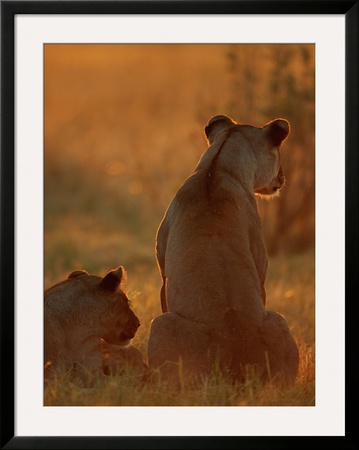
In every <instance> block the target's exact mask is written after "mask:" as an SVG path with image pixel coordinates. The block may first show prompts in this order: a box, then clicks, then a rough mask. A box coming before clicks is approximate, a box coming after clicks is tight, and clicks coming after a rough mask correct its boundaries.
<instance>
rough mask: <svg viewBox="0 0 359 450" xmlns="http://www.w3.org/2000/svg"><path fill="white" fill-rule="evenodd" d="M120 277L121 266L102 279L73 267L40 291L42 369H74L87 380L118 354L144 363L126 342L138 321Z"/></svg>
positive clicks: (139, 364)
mask: <svg viewBox="0 0 359 450" xmlns="http://www.w3.org/2000/svg"><path fill="white" fill-rule="evenodd" d="M124 275H125V272H124V269H123V267H122V266H119V267H118V268H117V269H114V270H111V271H110V272H109V273H108V274H107V275H106V276H104V277H103V278H101V277H98V276H95V275H89V274H88V273H87V272H86V271H84V270H80V271H74V272H72V273H70V275H69V276H68V278H67V279H66V280H65V281H62V282H61V283H59V284H56V285H55V286H52V287H51V288H49V289H47V290H46V291H45V302H44V341H45V347H44V357H45V368H46V369H47V373H49V371H50V373H55V372H56V371H57V370H65V371H73V372H74V371H75V372H76V373H77V375H78V373H81V374H82V378H84V376H85V375H86V376H87V377H88V378H87V379H89V381H90V382H92V380H91V377H92V378H94V377H99V376H102V375H104V373H108V372H109V366H111V364H112V360H114V361H116V360H117V361H118V359H119V358H118V356H117V355H119V354H120V355H121V357H122V362H123V364H125V362H126V361H127V360H128V362H129V363H130V364H131V365H134V366H135V368H138V367H143V360H142V356H141V354H140V352H139V351H138V350H137V349H136V348H135V347H133V346H132V345H129V344H130V342H131V339H132V338H133V337H134V336H135V334H136V332H137V329H138V327H139V326H140V322H139V320H138V318H137V316H136V315H135V314H134V312H133V311H132V310H131V309H130V306H129V300H128V298H127V296H126V294H125V293H124V292H123V291H122V290H121V288H120V284H121V281H122V279H123V277H124ZM111 344H112V345H113V346H114V347H113V348H112V346H111ZM115 346H116V347H115ZM117 346H120V348H118V347H117ZM112 354H113V355H114V357H113V358H112V356H111V355H112ZM127 356H128V358H127ZM77 378H79V377H77Z"/></svg>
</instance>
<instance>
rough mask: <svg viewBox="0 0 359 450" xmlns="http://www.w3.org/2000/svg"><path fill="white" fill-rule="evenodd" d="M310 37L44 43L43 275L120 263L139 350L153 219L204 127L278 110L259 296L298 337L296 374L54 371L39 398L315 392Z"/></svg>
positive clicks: (80, 401)
mask: <svg viewBox="0 0 359 450" xmlns="http://www.w3.org/2000/svg"><path fill="white" fill-rule="evenodd" d="M314 51H315V48H314V45H299V44H298V45H297V44H293V45H292V44H291V45H287V44H280V45H279V44H278V45H268V44H265V45H260V44H255V45H222V44H221V45H219V44H218V45H212V44H211V45H210V44H204V45H194V44H183V45H178V44H166V45H162V44H158V45H150V44H144V45H132V44H131V45H127V44H126V45H92V44H84V45H72V44H71V45H70V44H64V45H63V44H61V45H55V44H48V45H45V47H44V56H45V58H44V61H45V67H44V77H45V86H44V89H45V165H44V171H45V183H44V197H45V198H44V200H45V206H44V207H45V211H44V216H45V223H44V241H45V242H44V245H45V255H44V257H45V267H44V285H45V286H44V287H45V289H46V288H48V287H50V286H51V285H53V284H55V283H56V282H59V281H61V280H63V279H64V278H66V277H67V275H68V274H69V272H71V271H72V270H77V269H86V270H87V271H88V272H90V273H93V274H97V275H101V276H103V275H105V273H107V272H108V271H109V270H110V269H112V268H115V267H117V266H118V265H120V264H121V265H123V266H124V267H125V269H126V270H127V273H128V279H127V281H126V284H125V286H124V290H125V291H126V292H127V294H128V296H129V298H130V299H131V307H132V309H133V310H134V311H135V313H136V314H137V315H138V316H139V318H140V320H141V324H142V325H141V327H140V328H139V331H138V333H137V336H136V337H135V339H134V340H133V343H134V345H136V346H137V347H138V348H139V349H140V350H141V352H142V353H143V355H144V358H145V359H146V357H147V342H148V336H149V327H150V323H151V320H152V319H153V318H154V317H155V316H156V315H158V314H160V312H161V310H160V301H159V291H160V287H161V278H160V276H159V272H158V269H157V265H156V260H155V253H154V246H155V234H156V230H157V227H158V225H159V223H160V221H161V219H162V217H163V214H164V212H165V210H166V208H167V206H168V204H169V202H170V200H171V199H172V197H173V196H174V194H175V192H176V191H177V189H178V188H179V187H180V185H181V184H182V183H183V181H184V180H185V178H187V176H189V175H190V174H191V173H192V171H193V170H194V168H195V166H196V164H197V161H198V159H199V158H200V156H201V154H202V153H203V152H204V151H205V150H206V142H205V138H204V133H203V128H204V126H205V125H206V123H207V121H208V120H209V118H210V117H211V116H213V115H216V114H227V115H229V116H231V117H232V118H233V119H234V120H236V121H237V122H240V123H250V124H252V125H255V126H263V125H264V124H265V123H266V122H268V121H269V120H272V119H274V118H277V117H283V118H286V119H287V120H289V122H290V124H291V134H290V136H289V138H288V139H287V141H286V142H285V143H284V145H283V151H282V166H283V169H284V173H285V176H286V180H287V181H286V186H285V187H284V188H283V189H282V192H281V195H280V197H279V198H275V199H273V200H270V201H265V200H260V199H259V200H258V207H259V211H260V215H261V219H262V224H263V229H264V233H265V239H266V244H267V248H268V254H269V269H268V277H267V283H266V289H267V305H266V307H267V308H268V309H270V310H275V311H278V312H280V313H281V314H283V315H284V316H285V317H286V319H287V321H288V324H289V326H290V328H291V331H292V334H293V336H294V338H295V340H296V342H297V344H298V347H299V350H300V358H301V361H300V368H299V374H298V380H297V382H296V384H295V386H293V387H291V388H288V389H285V390H279V389H278V388H276V387H274V386H271V385H266V386H262V385H260V383H259V381H258V380H254V379H248V383H245V384H244V385H238V386H229V385H226V383H225V381H224V380H219V379H218V376H217V378H214V379H213V380H210V382H208V383H207V384H206V386H202V388H201V389H198V390H197V391H196V390H193V389H189V388H188V389H187V388H186V384H185V382H184V383H183V385H182V386H181V389H182V390H183V391H182V393H181V395H178V392H174V391H171V389H168V390H165V389H163V388H162V387H159V386H157V387H156V386H155V387H154V386H142V385H141V386H140V385H138V384H136V383H135V382H134V381H133V380H131V378H130V377H128V378H127V379H126V378H125V377H123V378H122V379H121V380H120V379H116V378H114V379H111V381H110V382H109V383H107V384H106V385H103V386H101V387H100V388H99V389H98V390H97V391H96V393H94V392H89V393H87V394H84V393H83V392H81V391H80V390H76V388H74V387H73V386H70V385H67V386H64V384H63V383H62V384H61V383H57V384H56V383H54V384H52V385H51V386H49V387H47V388H46V389H45V404H48V405H65V404H67V405H138V406H141V405H205V406H208V405H225V406H227V405H228V406H229V405H314V404H315V355H314V348H315V345H314V343H315V298H314V295H315V273H314V267H315V261H314V244H315V242H314V240H315V147H314V144H315V135H314V131H315V90H314V88H315V53H314Z"/></svg>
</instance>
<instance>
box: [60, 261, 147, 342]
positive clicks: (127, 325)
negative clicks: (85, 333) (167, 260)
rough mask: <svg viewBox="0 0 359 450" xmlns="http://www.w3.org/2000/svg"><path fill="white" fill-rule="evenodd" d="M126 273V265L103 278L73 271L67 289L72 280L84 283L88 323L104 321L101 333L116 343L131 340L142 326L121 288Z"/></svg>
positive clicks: (83, 289) (79, 283)
mask: <svg viewBox="0 0 359 450" xmlns="http://www.w3.org/2000/svg"><path fill="white" fill-rule="evenodd" d="M124 276H125V272H124V269H123V267H122V266H119V267H118V268H117V269H114V270H111V271H110V272H108V274H107V275H105V276H104V277H103V278H100V277H98V276H95V275H89V274H88V273H87V272H86V271H84V270H81V271H74V272H71V273H70V275H69V276H68V279H67V283H68V284H67V286H68V289H71V287H70V283H71V284H72V286H74V284H75V283H76V284H78V285H81V291H82V292H83V294H84V295H85V298H87V300H88V302H87V308H88V309H87V310H86V311H84V314H85V316H86V317H87V318H89V323H94V321H98V323H99V324H101V328H102V330H103V331H102V332H101V335H100V337H101V338H102V339H103V340H104V341H106V342H108V343H109V344H113V345H127V344H129V342H130V341H131V339H132V338H133V337H134V336H135V334H136V332H137V329H138V327H139V326H140V321H139V320H138V318H137V316H136V315H135V314H134V312H133V311H132V310H131V308H130V306H129V299H128V297H127V295H126V294H125V293H124V292H123V291H122V290H121V289H120V285H121V281H122V280H123V278H124ZM74 301H76V299H74ZM91 310H92V311H93V313H92V312H91ZM97 313H98V315H97Z"/></svg>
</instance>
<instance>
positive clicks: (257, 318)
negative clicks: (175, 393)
mask: <svg viewBox="0 0 359 450" xmlns="http://www.w3.org/2000/svg"><path fill="white" fill-rule="evenodd" d="M288 134H289V123H288V122H287V121H286V120H284V119H276V120H273V121H271V122H269V123H268V124H266V125H265V126H263V127H262V128H257V127H254V126H251V125H241V124H238V123H236V122H235V121H233V120H232V119H231V118H229V117H227V116H224V115H218V116H215V117H213V118H211V119H210V121H209V122H208V124H207V125H206V127H205V135H206V138H207V141H208V144H209V147H208V149H207V150H206V152H205V153H204V154H203V155H202V157H201V159H200V161H199V163H198V165H197V167H196V169H195V171H194V173H193V174H192V175H191V176H190V177H189V178H188V179H187V180H186V181H185V182H184V184H183V185H182V186H181V188H180V189H179V190H178V192H177V193H176V195H175V196H174V198H173V200H172V202H171V204H170V205H169V207H168V209H167V211H166V213H165V216H164V218H163V220H162V222H161V224H160V226H159V229H158V231H157V236H156V257H157V262H158V266H159V270H160V273H161V276H162V279H163V286H162V290H161V305H162V311H163V314H162V315H160V316H158V317H156V318H155V319H154V320H153V321H152V324H151V330H150V338H149V348H148V364H149V366H150V368H158V367H164V368H165V367H167V374H169V373H170V372H171V371H173V368H174V367H175V366H176V365H175V364H173V363H178V362H181V365H182V367H183V369H184V370H186V371H187V372H188V373H190V374H192V375H201V374H208V373H210V372H211V370H213V367H214V366H215V365H217V364H219V367H220V368H221V369H222V371H223V372H224V373H228V375H230V376H231V377H234V378H235V379H241V378H242V377H243V376H244V374H245V372H246V370H247V369H248V366H255V367H256V368H257V370H259V371H260V372H261V374H262V375H263V376H265V377H269V378H270V379H277V380H278V381H279V380H280V381H284V382H287V381H289V382H292V381H293V380H294V379H295V377H296V374H297V369H298V360H299V356H298V349H297V346H296V344H295V342H294V339H293V337H292V336H291V334H290V331H289V328H288V326H287V323H286V321H285V319H284V318H283V316H281V315H280V314H278V313H274V312H270V311H267V310H266V309H265V302H266V294H265V287H264V282H265V278H266V271H267V251H266V247H265V243H264V237H263V232H262V227H261V222H260V218H259V215H258V210H257V204H256V199H255V194H258V195H261V196H273V195H276V194H278V192H279V190H280V188H281V187H282V186H283V184H284V175H283V170H282V167H281V164H280V146H281V144H282V142H283V141H284V140H285V139H286V137H287V136H288ZM165 363H167V364H165Z"/></svg>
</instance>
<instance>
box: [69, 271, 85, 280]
mask: <svg viewBox="0 0 359 450" xmlns="http://www.w3.org/2000/svg"><path fill="white" fill-rule="evenodd" d="M82 275H88V272H86V270H74V271H73V272H71V273H70V275H69V276H68V277H67V279H69V278H76V277H80V276H82Z"/></svg>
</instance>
